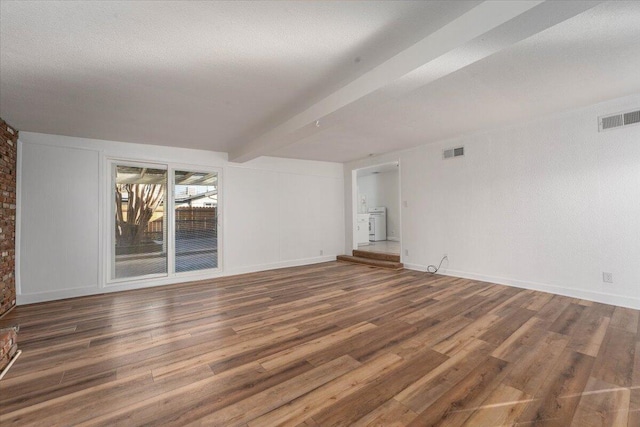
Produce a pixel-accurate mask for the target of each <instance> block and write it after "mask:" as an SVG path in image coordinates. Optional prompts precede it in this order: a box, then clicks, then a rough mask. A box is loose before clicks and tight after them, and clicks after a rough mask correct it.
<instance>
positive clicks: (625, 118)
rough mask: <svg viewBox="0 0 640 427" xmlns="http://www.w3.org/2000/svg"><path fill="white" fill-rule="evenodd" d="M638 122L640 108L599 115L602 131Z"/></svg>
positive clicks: (639, 119) (599, 127) (599, 124)
mask: <svg viewBox="0 0 640 427" xmlns="http://www.w3.org/2000/svg"><path fill="white" fill-rule="evenodd" d="M638 123H640V110H635V111H627V112H625V113H618V114H611V115H609V116H602V117H598V131H599V132H602V131H605V130H610V129H614V128H619V127H622V126H629V125H635V124H638Z"/></svg>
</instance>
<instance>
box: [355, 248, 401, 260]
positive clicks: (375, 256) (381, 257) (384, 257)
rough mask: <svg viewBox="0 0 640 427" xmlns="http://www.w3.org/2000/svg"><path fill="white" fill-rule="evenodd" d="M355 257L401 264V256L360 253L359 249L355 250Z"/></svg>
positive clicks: (383, 253) (381, 253)
mask: <svg viewBox="0 0 640 427" xmlns="http://www.w3.org/2000/svg"><path fill="white" fill-rule="evenodd" d="M353 256H357V257H361V258H370V259H379V260H381V261H392V262H400V255H397V254H389V253H385V252H369V251H360V250H358V249H354V250H353Z"/></svg>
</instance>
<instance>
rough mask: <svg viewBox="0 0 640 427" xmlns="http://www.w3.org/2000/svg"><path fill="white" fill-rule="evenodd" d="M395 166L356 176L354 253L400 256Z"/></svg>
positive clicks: (369, 169)
mask: <svg viewBox="0 0 640 427" xmlns="http://www.w3.org/2000/svg"><path fill="white" fill-rule="evenodd" d="M398 169H399V166H398V163H397V162H394V163H389V164H385V165H380V166H375V167H371V168H366V169H362V170H359V171H358V172H357V187H358V188H357V190H358V191H357V195H358V196H357V197H358V200H357V201H358V212H357V215H356V222H355V230H354V234H355V235H356V236H357V242H358V248H357V249H358V250H361V251H370V252H383V253H393V254H400V195H399V171H398Z"/></svg>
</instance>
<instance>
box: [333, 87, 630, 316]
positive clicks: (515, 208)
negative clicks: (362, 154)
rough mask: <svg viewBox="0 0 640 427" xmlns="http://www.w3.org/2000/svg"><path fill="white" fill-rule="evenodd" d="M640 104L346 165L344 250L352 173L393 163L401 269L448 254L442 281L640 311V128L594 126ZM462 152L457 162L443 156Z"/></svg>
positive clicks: (614, 104) (609, 105)
mask: <svg viewBox="0 0 640 427" xmlns="http://www.w3.org/2000/svg"><path fill="white" fill-rule="evenodd" d="M639 107H640V95H633V96H630V97H626V98H622V99H617V100H613V101H610V102H606V103H602V104H598V105H595V106H591V107H588V108H584V109H580V110H575V111H571V112H567V113H564V114H562V115H560V116H556V117H550V118H544V119H541V120H536V121H533V122H530V123H525V124H519V125H515V126H511V127H508V128H503V129H499V130H494V131H490V132H485V133H478V134H474V135H469V136H466V137H463V138H458V139H455V140H449V141H443V142H441V143H437V144H430V145H425V146H421V147H417V148H415V149H412V150H407V151H403V152H396V153H389V154H386V155H384V156H379V157H377V158H373V159H366V160H363V161H359V162H353V163H350V164H348V165H346V167H345V189H346V191H345V197H346V200H345V203H346V205H345V206H346V212H345V218H346V220H347V227H346V233H347V236H346V237H347V241H348V242H351V234H350V233H351V226H350V225H351V215H352V201H351V200H350V196H351V179H352V178H351V177H352V173H351V171H352V170H353V169H358V168H362V167H366V166H369V165H372V164H379V163H383V162H386V161H393V160H395V159H398V158H399V159H400V165H401V169H400V171H401V182H402V188H401V197H402V201H403V207H402V212H401V215H402V245H403V250H406V251H408V255H407V254H406V253H403V256H402V259H403V262H404V263H405V265H406V266H407V267H409V268H413V269H416V270H425V269H426V266H427V265H429V264H434V263H435V264H437V263H438V262H439V261H440V259H441V257H442V255H443V254H445V253H446V254H448V257H449V262H448V264H445V268H444V270H443V272H444V274H449V275H453V276H459V277H468V278H475V279H481V280H487V281H491V282H496V283H503V284H508V285H513V286H518V287H524V288H530V289H538V290H544V291H550V292H554V293H558V294H563V295H569V296H574V297H578V298H584V299H589V300H595V301H601V302H606V303H613V304H618V305H622V306H627V307H633V308H640V262H639V260H640V126H630V127H626V128H621V129H616V130H611V131H608V132H602V133H599V132H598V126H597V117H598V116H600V115H604V114H608V113H616V112H619V111H624V110H627V109H630V108H639ZM458 145H464V147H465V156H464V157H463V158H457V159H451V160H443V159H442V150H443V149H445V148H450V147H454V146H458ZM404 203H406V207H405V206H404ZM604 271H606V272H611V273H613V282H614V283H613V284H608V283H603V282H602V272H604Z"/></svg>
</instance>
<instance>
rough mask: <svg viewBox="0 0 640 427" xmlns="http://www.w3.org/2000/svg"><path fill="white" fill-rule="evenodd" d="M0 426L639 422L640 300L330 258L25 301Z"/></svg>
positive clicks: (14, 318)
mask: <svg viewBox="0 0 640 427" xmlns="http://www.w3.org/2000/svg"><path fill="white" fill-rule="evenodd" d="M14 323H18V324H20V326H21V329H20V334H19V343H20V348H21V349H22V350H23V354H22V356H21V357H20V358H19V359H18V360H17V362H16V363H15V364H14V366H13V367H12V368H11V370H10V371H9V372H8V374H7V375H6V377H5V379H4V380H2V381H0V425H2V426H3V427H4V426H9V425H38V426H45V425H46V426H53V425H78V426H83V425H86V426H114V425H122V426H134V425H176V426H184V425H213V426H252V427H254V426H272V425H298V426H334V425H345V426H347V425H348V426H369V425H374V426H392V425H393V426H435V425H442V426H458V425H467V426H483V427H484V426H515V425H517V426H529V425H544V426H576V427H589V426H627V427H638V426H640V335H639V332H638V329H639V323H640V319H639V312H638V311H637V310H631V309H625V308H620V307H614V306H610V305H604V304H598V303H592V302H588V301H583V300H578V299H574V298H568V297H562V296H555V295H552V294H546V293H542V292H534V291H528V290H522V289H516V288H511V287H506V286H499V285H494V284H491V283H483V282H477V281H473V280H465V279H457V278H451V277H444V276H432V275H429V274H426V273H419V272H413V271H408V270H402V271H390V270H383V269H375V268H371V267H366V266H358V265H353V264H348V263H340V262H330V263H325V264H317V265H312V266H305V267H297V268H289V269H282V270H274V271H267V272H260V273H253V274H246V275H241V276H233V277H226V278H221V279H216V280H211V281H204V282H197V283H188V284H181V285H173V286H165V287H158V288H151V289H144V290H136V291H129V292H121V293H112V294H106V295H98V296H90V297H83V298H76V299H69V300H63V301H56V302H49V303H42V304H34V305H28V306H19V307H17V308H16V309H15V310H13V312H11V313H10V314H9V315H8V316H6V317H5V318H4V319H2V320H1V321H0V325H9V324H14Z"/></svg>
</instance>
